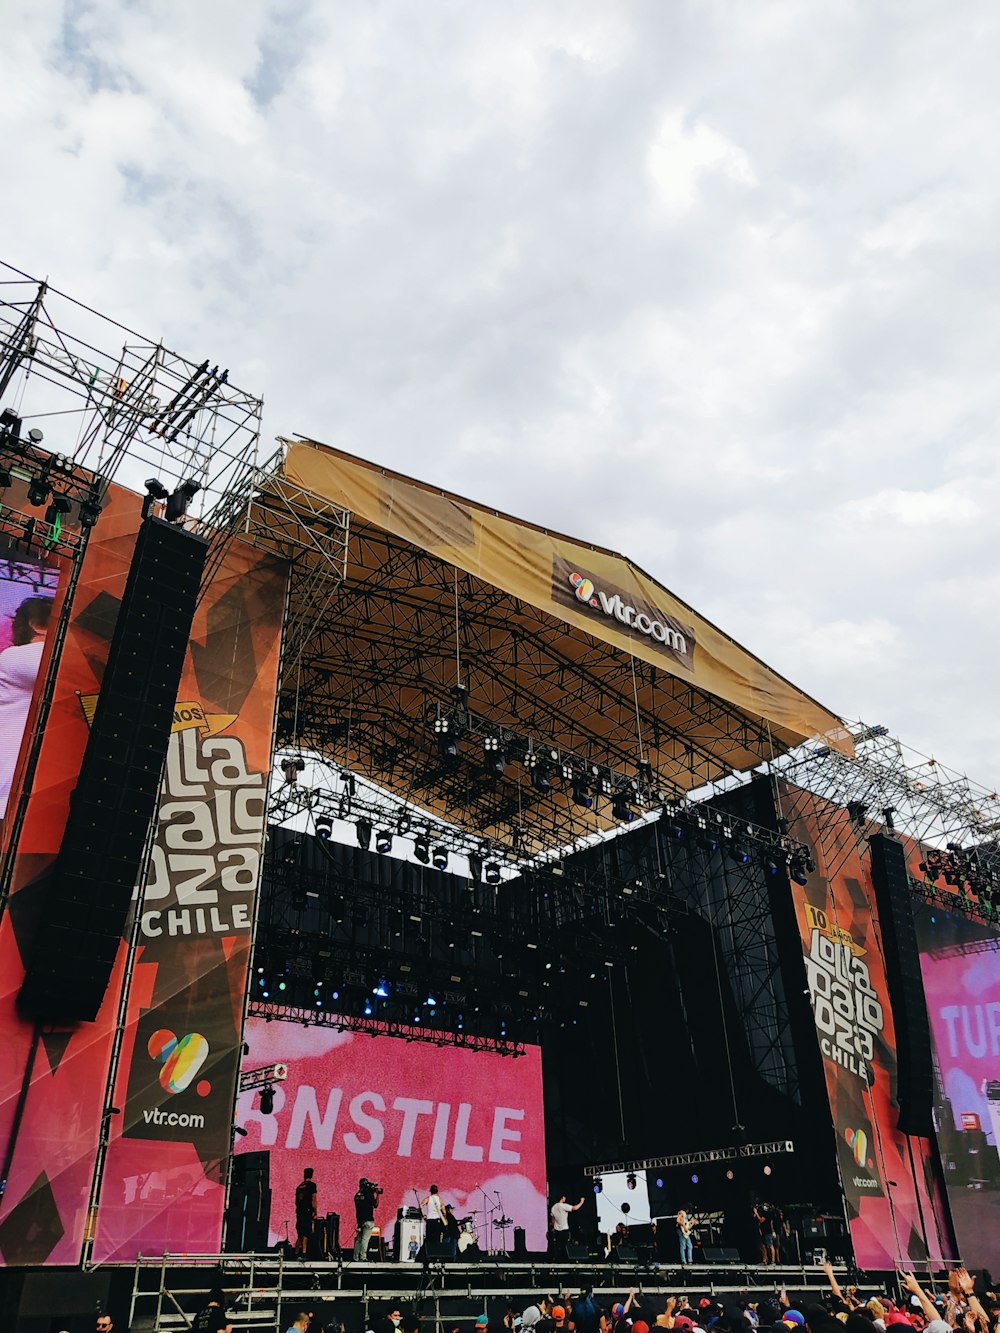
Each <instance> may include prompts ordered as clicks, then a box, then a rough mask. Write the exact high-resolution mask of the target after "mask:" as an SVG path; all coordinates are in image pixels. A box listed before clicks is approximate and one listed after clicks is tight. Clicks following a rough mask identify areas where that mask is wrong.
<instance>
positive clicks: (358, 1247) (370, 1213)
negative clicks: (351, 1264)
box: [354, 1176, 382, 1260]
mask: <svg viewBox="0 0 1000 1333" xmlns="http://www.w3.org/2000/svg"><path fill="white" fill-rule="evenodd" d="M381 1193H382V1191H381V1189H380V1188H379V1186H378V1185H376V1184H375V1183H374V1181H371V1180H366V1179H365V1177H364V1176H362V1177H361V1179H360V1180H359V1181H358V1192H357V1193H356V1194H355V1196H354V1219H355V1221H356V1222H357V1225H358V1229H357V1231H355V1233H354V1258H355V1259H359V1260H360V1259H366V1258H367V1257H368V1242H369V1241H370V1240H371V1238H372V1232H373V1231H374V1230H375V1209H376V1208H377V1207H378V1196H379V1195H380V1194H381Z"/></svg>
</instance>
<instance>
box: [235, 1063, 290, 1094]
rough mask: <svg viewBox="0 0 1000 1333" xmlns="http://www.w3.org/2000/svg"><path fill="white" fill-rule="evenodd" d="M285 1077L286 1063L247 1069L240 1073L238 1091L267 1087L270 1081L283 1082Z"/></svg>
mask: <svg viewBox="0 0 1000 1333" xmlns="http://www.w3.org/2000/svg"><path fill="white" fill-rule="evenodd" d="M287 1077H288V1066H287V1065H280V1064H278V1065H263V1066H262V1067H261V1068H260V1069H247V1070H245V1071H244V1072H243V1073H242V1074H240V1092H252V1091H253V1090H254V1088H269V1087H270V1086H271V1084H272V1083H283V1082H284V1080H285V1079H286V1078H287Z"/></svg>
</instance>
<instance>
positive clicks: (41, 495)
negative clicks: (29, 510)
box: [28, 476, 49, 509]
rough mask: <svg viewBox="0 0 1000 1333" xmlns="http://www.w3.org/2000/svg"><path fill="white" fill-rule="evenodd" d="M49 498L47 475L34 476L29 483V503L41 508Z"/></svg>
mask: <svg viewBox="0 0 1000 1333" xmlns="http://www.w3.org/2000/svg"><path fill="white" fill-rule="evenodd" d="M48 498H49V479H48V477H47V476H42V477H32V479H31V481H30V483H29V484H28V503H29V504H33V505H34V506H35V508H36V509H37V508H39V507H40V506H41V505H43V504H44V503H45V501H46V500H47V499H48Z"/></svg>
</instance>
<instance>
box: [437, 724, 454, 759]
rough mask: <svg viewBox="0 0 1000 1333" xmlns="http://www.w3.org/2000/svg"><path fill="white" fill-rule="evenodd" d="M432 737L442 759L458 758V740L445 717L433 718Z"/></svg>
mask: <svg viewBox="0 0 1000 1333" xmlns="http://www.w3.org/2000/svg"><path fill="white" fill-rule="evenodd" d="M434 739H435V740H436V741H437V747H438V751H439V753H440V755H441V758H442V759H457V758H458V741H457V739H456V738H455V736H454V734H453V733H452V730H451V722H450V721H449V720H448V718H446V717H436V718H435V719H434Z"/></svg>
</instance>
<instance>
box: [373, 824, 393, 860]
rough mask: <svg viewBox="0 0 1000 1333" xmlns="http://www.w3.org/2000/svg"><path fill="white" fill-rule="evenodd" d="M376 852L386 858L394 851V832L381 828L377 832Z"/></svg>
mask: <svg viewBox="0 0 1000 1333" xmlns="http://www.w3.org/2000/svg"><path fill="white" fill-rule="evenodd" d="M375 850H376V851H377V852H378V853H379V854H380V855H381V856H385V855H386V853H387V852H391V851H392V830H391V829H387V828H380V829H376V830H375Z"/></svg>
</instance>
